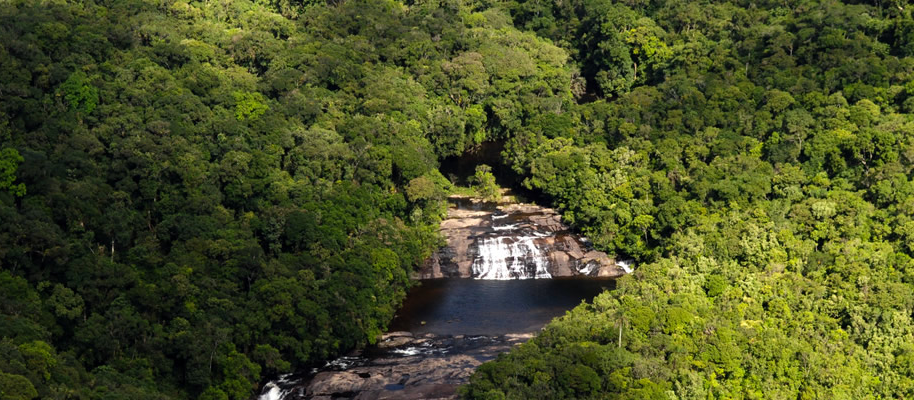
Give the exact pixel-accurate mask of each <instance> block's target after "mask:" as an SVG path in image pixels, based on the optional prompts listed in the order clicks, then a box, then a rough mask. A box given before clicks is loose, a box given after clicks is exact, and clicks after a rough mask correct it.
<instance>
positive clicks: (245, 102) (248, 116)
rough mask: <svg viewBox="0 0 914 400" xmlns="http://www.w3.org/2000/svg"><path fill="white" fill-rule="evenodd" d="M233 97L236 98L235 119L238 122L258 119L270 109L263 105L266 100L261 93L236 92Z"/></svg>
mask: <svg viewBox="0 0 914 400" xmlns="http://www.w3.org/2000/svg"><path fill="white" fill-rule="evenodd" d="M232 96H234V97H235V118H237V119H238V121H244V120H253V119H257V118H259V117H260V116H261V115H263V113H265V112H267V110H269V109H270V107H268V106H267V105H266V104H263V102H264V98H263V95H262V94H260V93H251V92H234V93H232Z"/></svg>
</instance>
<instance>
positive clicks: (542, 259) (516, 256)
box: [472, 236, 552, 279]
mask: <svg viewBox="0 0 914 400" xmlns="http://www.w3.org/2000/svg"><path fill="white" fill-rule="evenodd" d="M534 239H536V236H495V237H485V238H480V239H479V241H478V245H479V253H478V255H477V256H476V259H474V260H473V267H472V268H473V277H474V278H476V279H531V278H536V279H549V278H552V275H550V274H549V271H548V270H547V269H546V267H547V266H548V265H549V260H548V259H547V258H546V255H545V254H543V252H542V251H541V250H540V249H539V247H537V245H536V243H535V242H534Z"/></svg>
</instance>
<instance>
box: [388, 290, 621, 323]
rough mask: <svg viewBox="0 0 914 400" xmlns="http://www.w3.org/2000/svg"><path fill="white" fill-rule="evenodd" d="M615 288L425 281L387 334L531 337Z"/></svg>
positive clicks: (398, 314) (408, 300) (408, 299)
mask: <svg viewBox="0 0 914 400" xmlns="http://www.w3.org/2000/svg"><path fill="white" fill-rule="evenodd" d="M614 287H615V281H614V280H607V279H593V278H588V279H583V278H569V279H525V280H504V281H495V280H477V279H437V280H426V281H422V282H421V284H420V285H419V286H417V287H414V288H412V290H411V291H410V292H409V295H408V297H407V298H406V301H405V302H404V304H403V307H402V308H401V309H400V311H399V312H398V313H397V316H396V317H395V318H394V321H393V322H392V323H391V326H390V330H391V331H409V332H413V333H417V334H421V333H433V334H436V335H501V334H506V333H520V332H534V331H537V330H539V329H540V328H542V327H543V326H544V325H545V324H546V323H548V322H549V321H550V320H552V318H555V317H557V316H560V315H564V314H565V312H566V311H568V310H571V309H572V308H574V307H575V306H577V305H578V304H580V303H581V301H588V302H589V301H591V300H592V299H593V298H594V297H595V296H596V295H598V294H600V293H601V292H602V291H603V290H610V289H613V288H614Z"/></svg>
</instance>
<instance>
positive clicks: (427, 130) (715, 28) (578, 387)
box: [0, 0, 914, 399]
mask: <svg viewBox="0 0 914 400" xmlns="http://www.w3.org/2000/svg"><path fill="white" fill-rule="evenodd" d="M910 8H911V7H910V6H909V5H908V4H907V2H906V1H904V0H888V1H877V2H873V3H865V2H855V1H848V2H838V1H806V0H784V1H777V2H757V1H664V0H650V1H647V0H645V1H641V0H625V1H610V0H563V1H548V0H545V1H544V0H515V1H500V0H440V1H418V0H416V1H406V2H401V1H397V0H339V1H327V2H324V1H314V0H309V1H295V0H271V1H265V0H255V1H249V0H218V1H212V0H207V1H172V0H107V1H106V0H96V1H92V0H42V1H28V0H0V96H2V97H0V355H2V356H0V397H2V398H4V399H7V398H9V399H33V398H61V399H62V398H83V399H90V398H130V399H164V398H198V397H199V398H203V399H247V398H249V397H251V396H252V395H253V393H254V391H255V390H256V389H257V388H258V385H259V384H260V383H261V381H262V379H264V378H265V377H268V376H272V375H275V374H278V373H282V372H288V371H291V370H294V369H296V368H300V367H303V366H307V365H309V364H312V363H314V362H318V361H320V360H323V359H326V358H328V357H332V356H334V355H336V354H339V353H342V352H345V351H347V350H349V349H352V348H354V347H358V346H361V345H364V344H365V343H369V342H371V341H373V340H374V338H375V337H376V336H377V334H378V333H380V332H381V331H383V330H384V329H385V327H386V324H387V322H388V321H389V319H390V318H391V316H392V315H393V313H394V311H395V309H396V307H397V306H398V305H399V303H400V301H401V300H402V298H403V296H404V293H405V289H406V288H408V286H409V285H410V281H409V275H410V272H411V271H412V270H413V268H414V267H415V266H416V265H417V264H419V263H420V262H422V260H424V259H425V258H426V257H428V255H429V254H430V253H431V251H433V250H434V249H435V248H436V247H437V246H439V245H440V244H441V239H440V238H439V237H438V235H437V233H436V230H437V224H438V222H439V221H440V219H441V218H442V216H443V213H444V210H445V209H444V199H445V197H446V196H447V193H448V192H449V191H450V190H451V187H452V184H454V183H457V182H452V180H453V178H450V179H449V177H445V176H443V175H442V174H441V173H440V172H439V169H438V168H439V163H440V161H441V160H443V159H445V158H447V157H453V156H459V155H461V154H464V153H466V152H473V151H475V150H476V149H479V148H480V146H482V145H483V144H484V143H491V142H499V143H504V144H505V150H504V151H503V152H502V157H501V159H500V160H493V161H494V163H493V165H492V167H494V168H497V169H511V170H512V171H513V172H514V173H516V174H518V175H519V176H521V177H522V178H523V182H517V184H522V185H523V186H525V187H526V188H528V189H530V190H533V191H536V192H538V193H542V194H543V195H544V196H545V198H546V199H548V200H549V201H551V202H552V203H553V205H555V206H556V207H559V208H560V209H561V210H562V212H563V213H564V216H565V218H566V219H567V221H568V222H569V223H571V224H573V225H574V226H575V228H576V229H578V230H580V231H582V232H583V233H585V234H587V235H588V236H589V237H590V238H591V239H592V240H593V242H594V244H595V245H596V246H597V247H598V248H600V249H601V250H606V251H609V252H611V253H615V254H619V255H624V256H629V257H634V258H635V259H636V260H637V261H638V265H639V268H638V269H637V270H636V272H635V273H634V274H632V275H631V276H628V277H625V278H623V279H621V280H620V282H619V285H618V287H619V289H618V290H616V291H613V292H609V293H605V294H604V295H602V296H600V297H598V298H597V299H596V300H595V301H594V302H593V304H587V305H582V306H580V307H578V308H576V309H575V310H573V311H572V312H570V313H569V314H568V315H567V316H566V317H564V318H563V319H561V320H558V321H556V322H554V323H553V324H551V325H549V326H548V327H547V329H546V330H545V331H544V332H543V333H542V334H541V335H539V336H538V337H537V338H536V339H535V340H533V341H531V342H530V343H528V344H525V345H523V346H521V347H520V348H519V349H517V350H516V351H514V352H511V353H510V354H507V355H505V356H502V357H500V358H499V359H498V360H496V361H494V362H492V363H490V364H486V365H484V366H483V367H482V368H481V369H480V371H479V372H478V373H477V374H476V375H475V376H474V378H473V379H472V382H471V384H470V385H469V386H468V387H467V388H465V391H464V394H465V395H466V396H467V397H472V398H477V397H478V398H518V399H527V398H561V397H567V398H587V397H602V398H698V397H715V398H717V397H719V398H791V399H794V398H803V399H814V398H855V399H856V398H906V397H914V322H912V314H914V286H912V285H914V260H912V256H914V217H912V216H914V182H912V165H914V114H912V113H914V84H912V83H911V82H912V77H914V58H912V56H914V54H912V53H914V40H912V39H914V19H912V17H911V15H910V12H911V11H910ZM478 171H479V174H478V175H479V177H478V179H476V180H477V181H478V182H477V183H478V184H480V186H481V187H489V188H491V186H492V179H491V178H492V174H491V172H490V170H488V169H486V168H480V169H479V170H478ZM462 183H465V182H462Z"/></svg>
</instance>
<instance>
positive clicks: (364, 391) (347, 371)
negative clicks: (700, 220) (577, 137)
mask: <svg viewBox="0 0 914 400" xmlns="http://www.w3.org/2000/svg"><path fill="white" fill-rule="evenodd" d="M449 201H450V203H451V207H450V208H449V210H448V218H447V219H446V220H444V221H442V223H441V233H442V234H443V236H445V237H446V239H447V246H445V247H443V248H442V249H440V250H439V251H437V252H436V253H435V254H434V255H433V256H432V257H431V258H430V259H429V260H428V261H427V262H426V263H425V264H424V265H423V267H422V268H421V269H420V271H419V273H418V274H417V276H415V278H418V279H433V278H475V279H480V280H487V281H485V282H483V281H473V280H435V281H430V283H426V284H425V286H423V287H426V289H428V291H427V292H426V293H427V294H429V295H433V296H434V299H429V298H424V297H423V296H418V297H416V298H417V299H419V300H417V301H418V304H419V305H420V306H421V307H419V306H416V304H415V303H416V302H413V303H414V304H412V305H413V306H416V307H418V308H417V309H422V308H423V307H424V308H428V307H431V308H432V309H433V311H432V312H431V313H430V314H427V315H426V314H421V313H419V317H418V318H417V319H415V320H413V319H411V317H410V316H404V315H399V316H398V318H397V319H395V320H394V321H393V323H392V326H396V325H397V324H398V321H399V323H401V324H402V325H404V326H401V327H400V328H399V329H403V330H404V331H401V332H392V333H388V334H386V335H384V336H382V337H381V338H379V341H378V344H377V345H375V346H369V347H368V348H366V349H364V350H356V351H354V352H353V353H350V354H348V355H346V356H344V357H340V358H337V359H335V360H332V361H330V362H328V363H327V364H326V365H324V366H323V367H321V368H315V369H313V370H311V371H306V372H304V373H298V374H295V375H284V376H282V377H279V379H277V380H274V381H272V382H269V383H267V384H266V385H265V386H264V387H263V390H262V391H261V394H260V397H259V399H258V400H298V399H328V400H329V399H363V400H365V399H456V398H457V388H458V387H459V386H460V385H462V384H465V383H467V381H468V379H469V377H470V375H472V374H473V371H475V370H476V368H477V367H478V366H479V365H480V364H482V363H483V362H486V361H488V360H491V359H493V358H495V357H496V356H497V355H498V354H499V353H503V352H506V351H509V350H510V349H511V348H512V347H514V346H515V345H517V344H520V343H522V342H524V341H526V340H528V339H529V338H531V337H532V336H533V334H534V333H533V332H535V331H537V330H539V329H540V328H541V327H542V326H543V325H544V324H545V323H546V322H548V319H549V318H552V317H554V316H557V315H561V313H562V312H564V310H567V309H568V308H571V307H573V306H574V305H575V304H578V303H579V302H580V301H581V299H582V298H584V299H587V300H589V299H591V298H593V296H594V295H595V294H596V293H598V291H597V292H592V291H591V289H598V290H605V287H602V283H600V282H609V280H602V279H556V280H548V281H547V280H542V279H549V278H557V277H573V276H580V277H604V278H612V277H618V276H621V275H623V274H626V273H630V272H631V271H632V268H631V262H630V261H618V262H617V261H616V260H614V259H613V258H611V257H609V256H608V255H606V253H603V252H600V251H596V250H594V249H593V248H592V246H591V245H590V243H589V241H588V240H587V239H586V238H584V237H581V236H579V235H576V234H574V233H573V232H571V231H570V229H569V227H568V226H566V225H565V224H563V223H562V221H561V217H560V216H559V214H558V213H556V212H555V210H553V209H551V208H546V207H540V206H537V205H533V204H523V203H507V202H505V203H499V204H495V203H489V202H482V201H478V200H474V199H470V198H467V197H457V196H455V197H451V198H450V199H449ZM518 279H541V280H538V281H526V282H514V281H509V280H518ZM495 280H500V281H503V282H495ZM454 282H460V284H453V283H454ZM588 282H590V283H594V284H596V283H600V285H601V287H591V286H593V285H589V284H588ZM466 284H472V285H466ZM567 285H573V288H571V289H572V290H567V289H568V287H567ZM469 286H472V287H469ZM512 286H525V287H527V288H526V289H530V290H525V289H524V288H520V287H518V288H514V289H511V290H508V287H512ZM562 286H565V287H566V290H562V289H560V287H562ZM588 287H590V288H588ZM447 289H450V290H451V292H448V293H445V292H442V291H441V290H447ZM462 290H466V292H463V291H462ZM531 290H535V294H532V295H531V293H532V292H531ZM458 293H459V296H456V297H457V298H455V296H453V295H452V294H458ZM564 293H574V294H575V297H574V298H573V299H571V300H573V301H571V302H570V303H569V302H565V301H564V300H562V299H565V297H567V296H565V295H564ZM585 293H589V294H585ZM508 300H515V301H513V302H512V301H508ZM545 300H549V301H545ZM565 300H567V299H565ZM541 302H542V304H540V303H541ZM409 303H410V302H409V299H408V301H407V304H404V307H403V308H402V309H401V313H404V314H407V313H409V310H411V309H412V308H414V307H412V306H410V304H409ZM480 304H481V305H485V307H486V310H485V311H481V310H478V309H474V308H472V306H476V305H480ZM557 304H561V305H560V306H558V307H556V305H557ZM437 307H443V308H442V309H438V308H437ZM512 307H513V308H512ZM518 307H520V308H518ZM537 307H539V308H537ZM490 309H491V310H490ZM518 309H521V310H522V311H517V310H518ZM442 310H443V311H442ZM453 310H467V311H468V312H470V313H469V314H466V313H460V312H455V311H453ZM413 311H414V312H415V311H416V310H413ZM488 311H492V312H491V313H488ZM506 312H507V313H510V314H511V316H522V317H521V318H519V321H514V319H518V318H512V317H511V316H505V315H504V314H505V313H506ZM430 315H435V316H441V317H442V318H431V317H430ZM493 315H494V316H495V317H494V318H493V317H492V316H493ZM543 315H546V318H541V317H542V316H543ZM426 319H428V320H429V324H428V325H426ZM445 319H447V320H446V321H444V323H443V324H442V323H441V321H438V320H442V321H443V320H445ZM464 320H466V321H472V322H473V323H472V324H466V323H463V321H464ZM410 321H412V322H410ZM417 321H421V322H419V325H418V326H417V325H416V323H415V322H417ZM487 321H496V322H497V323H496V324H492V323H491V322H487ZM509 322H510V324H508V323H509ZM507 325H510V326H512V328H510V329H511V330H497V329H496V330H495V331H489V329H492V326H498V327H503V326H507ZM518 326H520V328H518ZM432 327H434V328H435V330H432ZM442 327H445V328H446V329H443V328H442ZM442 329H443V331H442ZM474 329H476V330H479V329H482V331H481V332H482V333H485V335H473V334H467V333H470V332H472V331H473V330H474ZM406 330H409V331H412V332H408V331H406ZM423 330H429V331H431V332H428V331H427V332H421V331H423ZM455 331H456V332H455ZM518 331H522V332H518ZM433 332H434V333H433ZM481 332H480V331H477V332H476V333H481ZM505 332H513V333H507V334H506V333H505ZM458 333H459V334H458Z"/></svg>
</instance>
